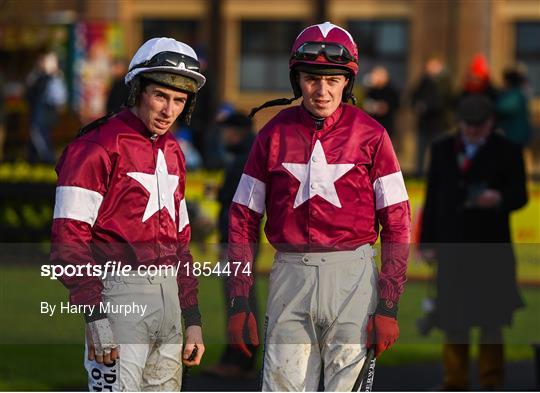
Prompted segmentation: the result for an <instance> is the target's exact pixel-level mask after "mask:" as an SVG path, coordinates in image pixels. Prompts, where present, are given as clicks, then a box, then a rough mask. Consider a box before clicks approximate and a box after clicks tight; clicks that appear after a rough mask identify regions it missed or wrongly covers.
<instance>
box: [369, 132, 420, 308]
mask: <svg viewBox="0 0 540 393" xmlns="http://www.w3.org/2000/svg"><path fill="white" fill-rule="evenodd" d="M370 176H371V180H372V182H373V191H374V193H375V201H376V202H375V208H376V213H377V220H378V222H379V224H380V225H381V227H382V228H381V233H380V234H381V260H382V264H381V271H380V274H379V283H378V286H379V297H380V298H381V299H389V300H391V301H393V302H397V301H398V300H399V297H400V296H401V294H402V293H403V286H404V284H405V281H406V280H407V278H406V273H407V261H408V257H409V242H410V232H411V214H410V206H409V197H408V195H407V190H406V189H405V182H404V181H403V175H402V173H401V169H400V167H399V162H398V160H397V158H396V155H395V153H394V149H393V147H392V143H391V141H390V138H389V137H388V134H387V133H386V132H384V133H383V134H382V137H381V139H380V140H379V142H378V144H377V146H376V148H375V154H374V159H373V166H372V168H371V172H370Z"/></svg>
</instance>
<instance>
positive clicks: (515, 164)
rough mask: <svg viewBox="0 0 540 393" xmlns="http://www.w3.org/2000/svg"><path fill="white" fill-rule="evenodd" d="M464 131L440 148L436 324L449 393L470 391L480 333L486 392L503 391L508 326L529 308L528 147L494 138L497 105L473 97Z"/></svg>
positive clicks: (436, 152)
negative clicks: (523, 250) (518, 225)
mask: <svg viewBox="0 0 540 393" xmlns="http://www.w3.org/2000/svg"><path fill="white" fill-rule="evenodd" d="M457 116H458V119H459V132H458V133H457V134H451V135H448V136H446V137H444V138H442V139H441V140H440V141H437V142H435V143H434V144H433V146H432V148H431V161H430V165H429V173H428V179H427V194H426V200H425V205H424V210H423V220H422V229H421V236H420V250H421V252H422V254H423V257H424V259H426V260H427V261H436V263H437V278H436V288H437V290H436V292H437V296H436V313H435V315H436V318H437V320H436V321H434V324H435V325H436V326H437V327H439V328H441V329H442V330H443V331H444V332H445V335H446V342H445V344H444V347H443V359H442V361H443V370H444V380H443V385H442V390H468V388H469V351H470V348H469V343H470V337H469V334H470V330H471V328H473V327H479V328H480V350H479V359H478V361H479V367H478V371H479V379H480V384H481V386H482V388H484V389H487V390H501V389H502V388H503V385H504V353H503V332H502V328H503V326H509V325H511V323H512V318H513V314H514V311H515V310H516V309H517V308H519V307H521V306H522V305H523V302H522V299H521V296H520V294H519V291H518V288H517V283H516V270H515V269H516V266H515V264H516V263H515V258H514V253H513V249H512V244H511V238H510V226H509V215H510V212H512V211H514V210H517V209H519V208H521V207H523V206H524V205H525V204H526V202H527V192H526V183H525V181H526V179H525V170H524V165H523V157H522V154H521V149H520V148H519V147H518V146H517V145H515V144H513V143H512V142H510V141H508V140H507V139H506V138H505V137H504V136H502V135H499V134H498V133H495V132H493V128H494V122H495V106H494V104H493V102H492V101H491V99H490V98H488V97H486V96H482V95H472V96H469V97H466V98H465V99H463V100H462V101H461V102H460V104H459V107H458V113H457Z"/></svg>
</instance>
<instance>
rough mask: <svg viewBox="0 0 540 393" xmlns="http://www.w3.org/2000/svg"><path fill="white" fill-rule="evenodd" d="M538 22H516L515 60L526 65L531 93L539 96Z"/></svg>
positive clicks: (539, 29) (539, 45)
mask: <svg viewBox="0 0 540 393" xmlns="http://www.w3.org/2000/svg"><path fill="white" fill-rule="evenodd" d="M538 37H540V22H520V23H517V24H516V60H517V61H518V62H520V63H523V64H525V66H527V71H528V79H529V83H530V87H531V90H532V93H533V94H534V95H535V96H540V40H539V39H538Z"/></svg>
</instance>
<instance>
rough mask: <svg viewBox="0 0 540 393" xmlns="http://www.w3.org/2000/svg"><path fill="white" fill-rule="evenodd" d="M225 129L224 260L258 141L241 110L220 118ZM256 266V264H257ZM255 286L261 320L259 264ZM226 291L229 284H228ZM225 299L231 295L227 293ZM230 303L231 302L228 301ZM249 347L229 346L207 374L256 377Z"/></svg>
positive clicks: (253, 308)
mask: <svg viewBox="0 0 540 393" xmlns="http://www.w3.org/2000/svg"><path fill="white" fill-rule="evenodd" d="M217 125H218V127H219V129H220V130H221V141H222V143H223V146H224V148H225V152H226V160H225V177H224V179H223V185H222V186H221V188H220V189H219V192H218V195H217V200H218V202H219V203H220V205H221V208H220V210H219V215H218V229H219V237H220V258H219V260H220V261H227V243H228V241H229V207H230V206H231V203H232V201H233V197H234V194H235V192H236V189H237V187H238V184H239V183H240V178H241V177H242V173H243V171H244V166H245V164H246V162H247V159H248V156H249V152H250V150H251V146H252V145H253V141H254V140H255V134H254V132H253V129H252V122H251V119H250V118H249V117H247V116H246V115H245V114H243V113H241V112H232V113H230V114H228V115H226V117H223V118H221V119H220V120H219V121H218V124H217ZM257 254H258V248H257V250H255V254H254V257H253V258H254V261H255V260H256V259H257ZM253 266H255V264H254V265H253ZM252 273H253V285H252V287H251V289H250V292H249V306H250V309H251V311H252V312H253V314H254V316H255V319H257V315H258V312H257V308H258V307H257V296H256V277H255V274H256V273H255V267H253V269H252ZM224 293H225V294H226V286H224ZM225 299H227V297H226V296H225ZM226 306H228V304H227V303H226ZM248 348H249V350H250V351H251V353H252V354H253V355H254V356H252V357H249V358H248V357H246V356H244V355H243V354H241V353H240V352H239V351H237V350H235V349H234V348H233V347H232V346H231V345H230V344H229V345H227V347H226V348H225V351H224V353H223V354H222V356H221V360H220V362H219V364H217V365H216V366H213V367H210V368H208V369H207V370H206V373H208V374H211V375H216V376H219V377H222V378H246V377H247V378H250V377H251V378H252V377H254V376H255V366H256V362H257V358H256V356H255V355H256V350H257V348H256V347H255V346H253V345H251V344H248Z"/></svg>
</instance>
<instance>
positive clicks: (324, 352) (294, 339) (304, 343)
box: [262, 245, 378, 391]
mask: <svg viewBox="0 0 540 393" xmlns="http://www.w3.org/2000/svg"><path fill="white" fill-rule="evenodd" d="M373 255H374V252H373V249H372V247H371V246H369V245H364V246H362V247H360V248H358V249H357V250H355V251H340V252H328V253H306V254H297V253H279V252H278V253H277V254H276V256H275V259H274V265H273V267H272V272H271V274H270V289H269V295H268V305H267V311H266V315H267V316H266V324H267V326H266V336H265V353H264V364H263V377H262V389H263V391H316V390H317V388H318V385H319V376H320V373H321V368H322V369H323V370H324V383H325V390H326V391H351V389H352V387H353V385H354V382H355V380H356V377H357V376H358V373H359V372H360V369H361V368H362V365H363V363H364V359H365V355H366V347H365V344H366V340H367V336H366V335H367V322H368V318H369V315H370V314H372V313H373V312H374V311H375V307H376V304H377V300H378V299H377V297H378V295H377V267H376V265H375V262H374V259H373Z"/></svg>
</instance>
